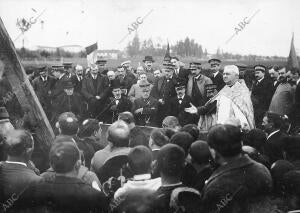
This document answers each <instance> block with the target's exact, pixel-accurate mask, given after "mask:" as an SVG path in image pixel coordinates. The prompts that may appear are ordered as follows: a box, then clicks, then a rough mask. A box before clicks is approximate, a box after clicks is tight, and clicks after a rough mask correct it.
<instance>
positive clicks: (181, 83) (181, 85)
mask: <svg viewBox="0 0 300 213" xmlns="http://www.w3.org/2000/svg"><path fill="white" fill-rule="evenodd" d="M184 88H185V83H184V81H182V80H178V81H177V82H176V84H175V89H176V90H179V89H184Z"/></svg>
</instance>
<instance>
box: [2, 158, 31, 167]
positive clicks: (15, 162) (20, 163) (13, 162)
mask: <svg viewBox="0 0 300 213" xmlns="http://www.w3.org/2000/svg"><path fill="white" fill-rule="evenodd" d="M5 163H11V164H19V165H23V166H26V167H27V165H26V163H23V162H18V161H9V160H7V161H5Z"/></svg>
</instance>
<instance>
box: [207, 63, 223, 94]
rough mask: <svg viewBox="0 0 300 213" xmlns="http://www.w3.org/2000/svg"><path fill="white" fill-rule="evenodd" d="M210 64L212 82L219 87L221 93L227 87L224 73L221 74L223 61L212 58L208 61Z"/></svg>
mask: <svg viewBox="0 0 300 213" xmlns="http://www.w3.org/2000/svg"><path fill="white" fill-rule="evenodd" d="M208 63H209V64H210V67H211V70H212V76H211V80H212V82H213V84H214V85H216V86H217V90H218V91H220V90H221V89H222V88H223V87H224V86H225V82H224V80H223V75H222V73H220V64H221V60H220V59H217V58H212V59H210V60H208Z"/></svg>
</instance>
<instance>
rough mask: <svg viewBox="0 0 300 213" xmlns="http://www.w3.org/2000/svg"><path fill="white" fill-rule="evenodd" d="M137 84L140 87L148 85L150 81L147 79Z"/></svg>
mask: <svg viewBox="0 0 300 213" xmlns="http://www.w3.org/2000/svg"><path fill="white" fill-rule="evenodd" d="M139 86H140V87H142V88H145V87H149V86H150V83H149V82H148V81H147V80H144V81H141V82H140V83H139Z"/></svg>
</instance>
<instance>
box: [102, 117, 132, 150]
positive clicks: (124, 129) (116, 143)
mask: <svg viewBox="0 0 300 213" xmlns="http://www.w3.org/2000/svg"><path fill="white" fill-rule="evenodd" d="M129 133H130V130H129V127H128V125H127V124H126V123H125V122H124V121H121V120H118V121H116V122H114V123H113V124H112V125H110V127H108V130H107V140H108V141H109V142H110V143H111V144H112V145H113V147H128V143H129Z"/></svg>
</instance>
